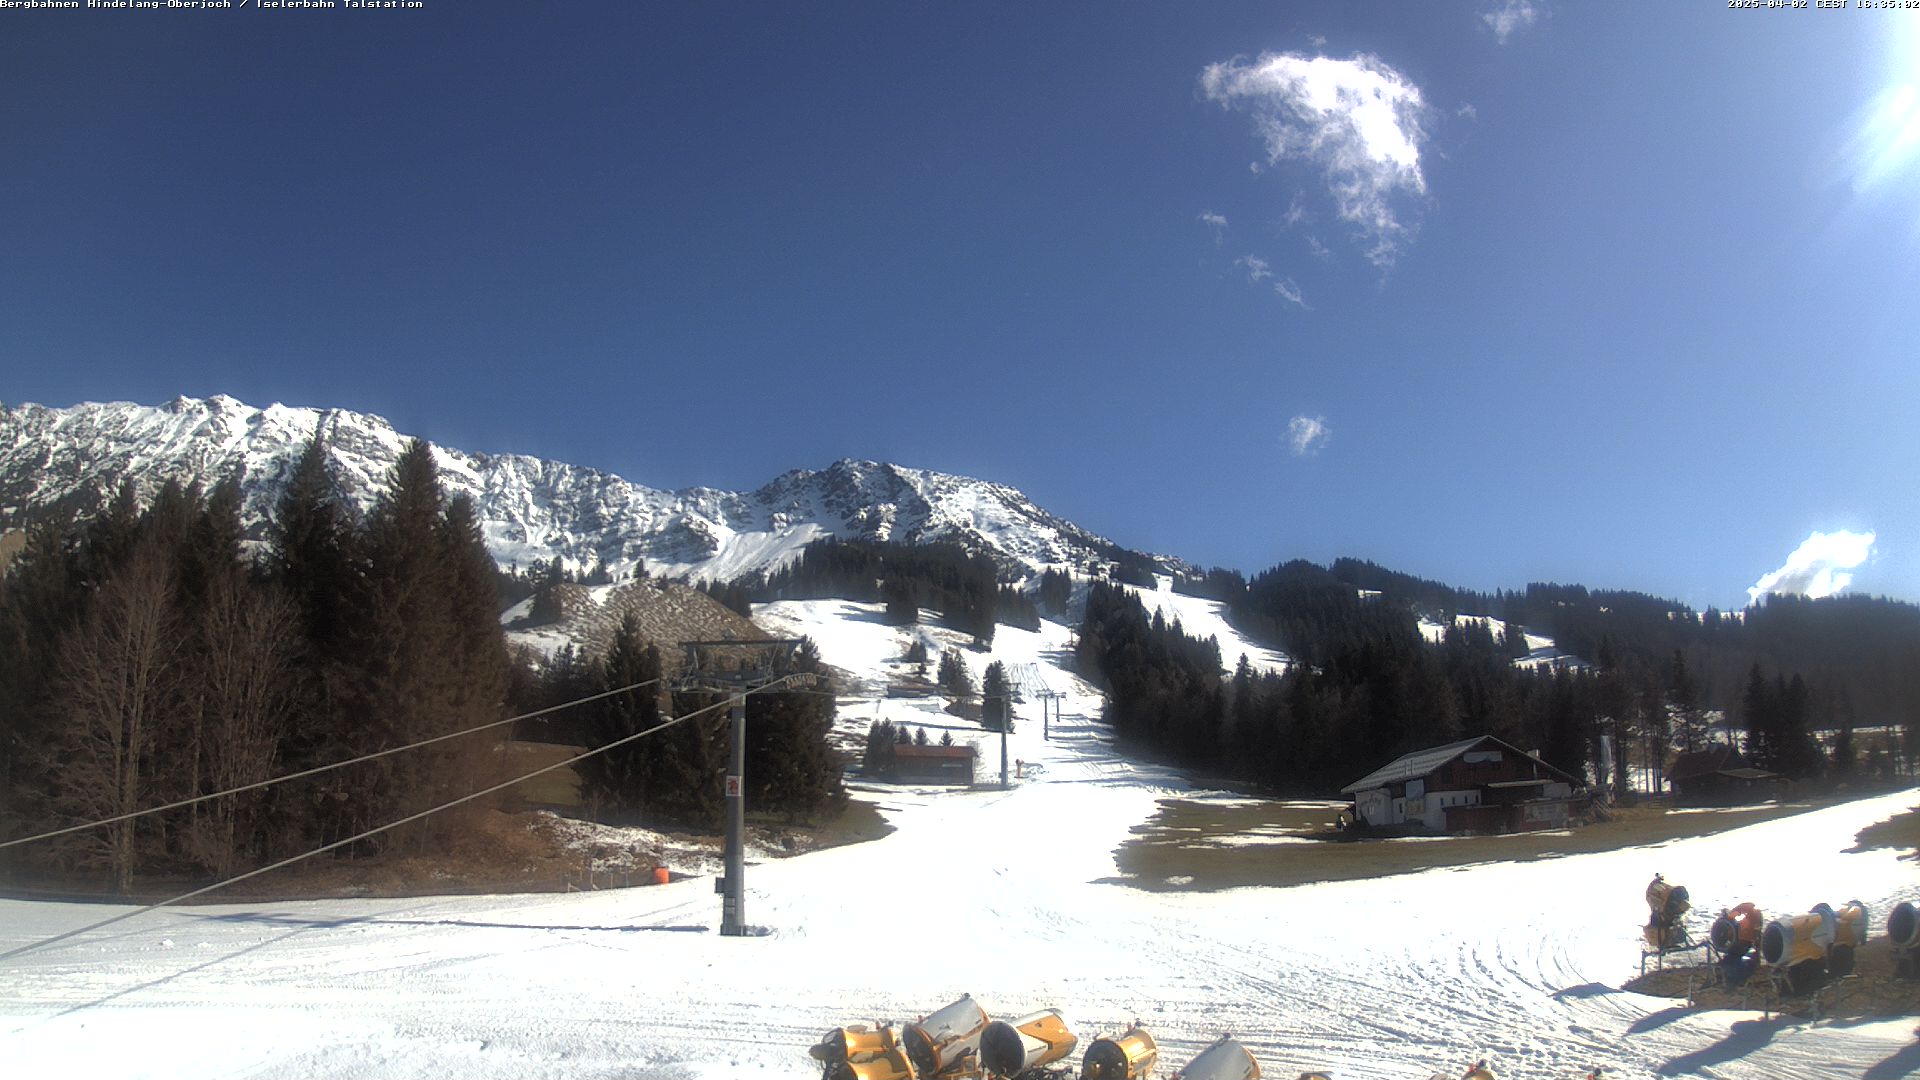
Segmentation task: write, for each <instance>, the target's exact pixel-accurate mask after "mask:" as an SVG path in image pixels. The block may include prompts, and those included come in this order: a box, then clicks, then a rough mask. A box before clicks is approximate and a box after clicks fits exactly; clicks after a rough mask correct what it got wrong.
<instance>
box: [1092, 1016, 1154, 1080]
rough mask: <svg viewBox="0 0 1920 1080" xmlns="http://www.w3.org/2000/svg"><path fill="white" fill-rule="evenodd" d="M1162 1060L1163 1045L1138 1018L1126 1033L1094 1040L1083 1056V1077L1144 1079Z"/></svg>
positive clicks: (1119, 1079)
mask: <svg viewBox="0 0 1920 1080" xmlns="http://www.w3.org/2000/svg"><path fill="white" fill-rule="evenodd" d="M1159 1060H1160V1047H1159V1045H1158V1044H1156V1043H1155V1042H1154V1041H1153V1036H1151V1035H1149V1034H1147V1029H1146V1028H1143V1027H1141V1026H1140V1023H1139V1021H1135V1022H1134V1025H1133V1026H1132V1027H1130V1028H1128V1029H1127V1031H1126V1033H1125V1034H1124V1035H1115V1036H1113V1037H1111V1038H1104V1039H1095V1040H1093V1045H1091V1046H1089V1047H1087V1056H1086V1057H1083V1058H1081V1059H1080V1080H1142V1078H1143V1077H1147V1076H1151V1075H1152V1074H1153V1066H1154V1063H1155V1062H1157V1061H1159Z"/></svg>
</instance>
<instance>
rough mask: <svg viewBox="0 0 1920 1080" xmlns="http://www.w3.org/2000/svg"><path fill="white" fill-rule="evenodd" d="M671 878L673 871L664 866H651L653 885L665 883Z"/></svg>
mask: <svg viewBox="0 0 1920 1080" xmlns="http://www.w3.org/2000/svg"><path fill="white" fill-rule="evenodd" d="M672 880H673V871H671V870H669V869H667V868H666V867H664V866H656V867H654V868H653V883H654V884H655V885H665V884H666V883H668V882H670V881H672Z"/></svg>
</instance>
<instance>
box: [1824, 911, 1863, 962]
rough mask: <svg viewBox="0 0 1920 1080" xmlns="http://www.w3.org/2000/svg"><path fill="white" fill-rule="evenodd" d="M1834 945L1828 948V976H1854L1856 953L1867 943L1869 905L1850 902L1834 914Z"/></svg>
mask: <svg viewBox="0 0 1920 1080" xmlns="http://www.w3.org/2000/svg"><path fill="white" fill-rule="evenodd" d="M1833 922H1834V927H1833V944H1832V945H1831V946H1829V947H1828V948H1827V974H1829V975H1832V976H1833V977H1835V978H1837V979H1844V978H1846V977H1847V976H1848V975H1851V974H1853V962H1854V951H1855V950H1856V949H1858V948H1860V946H1862V945H1865V944H1866V943H1867V905H1865V904H1863V903H1861V902H1860V901H1858V900H1849V901H1847V902H1846V903H1844V904H1841V905H1840V910H1839V911H1836V912H1834V913H1833Z"/></svg>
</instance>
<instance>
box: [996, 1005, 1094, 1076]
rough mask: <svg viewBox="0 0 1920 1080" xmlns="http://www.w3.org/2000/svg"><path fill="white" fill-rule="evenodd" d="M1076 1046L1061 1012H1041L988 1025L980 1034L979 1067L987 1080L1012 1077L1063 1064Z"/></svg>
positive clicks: (1052, 1010) (1076, 1043)
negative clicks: (1046, 1066) (1045, 1066)
mask: <svg viewBox="0 0 1920 1080" xmlns="http://www.w3.org/2000/svg"><path fill="white" fill-rule="evenodd" d="M1079 1045H1080V1040H1079V1039H1076V1038H1074V1035H1073V1032H1071V1031H1068V1030H1067V1022H1066V1020H1065V1019H1063V1018H1062V1017H1061V1015H1060V1010H1059V1009H1043V1010H1041V1011H1040V1012H1037V1013H1034V1014H1032V1015H1031V1016H1023V1017H1021V1018H1020V1019H1018V1020H1013V1021H1007V1020H995V1021H994V1022H993V1023H991V1024H988V1025H987V1029H986V1030H985V1031H983V1032H981V1033H980V1067H981V1068H983V1069H985V1070H986V1071H987V1075H988V1076H996V1077H1015V1076H1019V1075H1020V1074H1021V1073H1024V1072H1026V1071H1027V1070H1028V1069H1037V1068H1040V1067H1041V1066H1043V1065H1051V1064H1053V1063H1054V1062H1056V1061H1064V1060H1065V1059H1066V1058H1067V1056H1068V1055H1069V1054H1072V1053H1073V1050H1074V1047H1076V1046H1079Z"/></svg>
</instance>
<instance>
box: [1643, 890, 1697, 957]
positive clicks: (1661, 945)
mask: <svg viewBox="0 0 1920 1080" xmlns="http://www.w3.org/2000/svg"><path fill="white" fill-rule="evenodd" d="M1692 908H1693V903H1692V901H1691V900H1689V899H1688V897H1687V887H1686V886H1685V885H1669V884H1667V879H1666V878H1664V877H1662V876H1660V875H1659V874H1655V875H1653V881H1651V882H1649V883H1648V885H1647V909H1648V911H1649V912H1650V913H1651V915H1650V917H1649V918H1648V919H1647V927H1646V935H1647V944H1648V945H1650V946H1652V947H1653V948H1655V949H1662V950H1665V949H1678V948H1682V947H1684V946H1685V945H1687V944H1688V941H1687V930H1686V927H1684V926H1681V925H1680V920H1681V919H1683V918H1685V917H1686V914H1687V912H1688V911H1690V910H1692Z"/></svg>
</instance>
